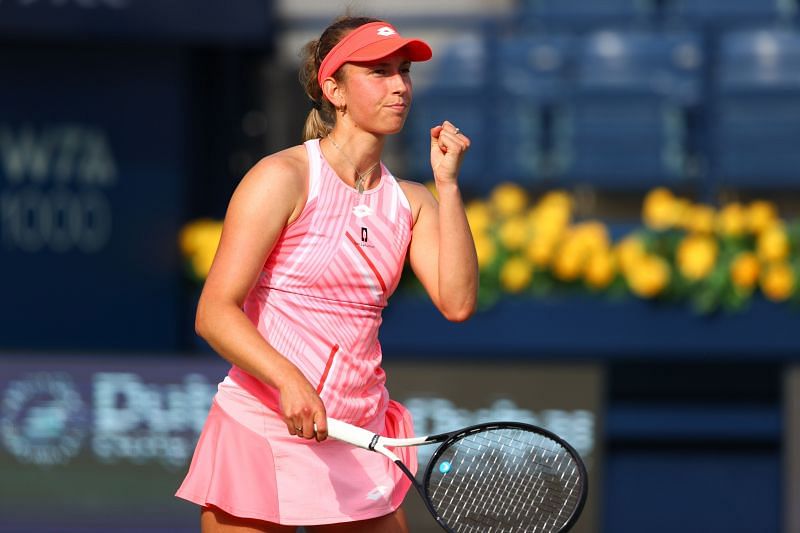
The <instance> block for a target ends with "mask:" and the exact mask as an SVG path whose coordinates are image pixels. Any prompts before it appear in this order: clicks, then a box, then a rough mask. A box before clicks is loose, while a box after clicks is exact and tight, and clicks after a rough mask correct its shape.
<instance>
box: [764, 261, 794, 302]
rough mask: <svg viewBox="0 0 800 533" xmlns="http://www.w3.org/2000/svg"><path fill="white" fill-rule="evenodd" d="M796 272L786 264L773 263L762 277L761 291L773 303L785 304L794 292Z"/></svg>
mask: <svg viewBox="0 0 800 533" xmlns="http://www.w3.org/2000/svg"><path fill="white" fill-rule="evenodd" d="M794 287H795V279H794V270H793V269H792V267H791V266H790V265H789V264H788V263H785V262H781V263H772V264H770V265H768V266H767V267H766V269H765V270H764V274H763V275H762V276H761V290H762V291H763V292H764V295H765V296H766V297H767V298H769V299H770V300H772V301H773V302H783V301H786V300H788V299H789V297H790V296H791V295H792V293H793V292H794Z"/></svg>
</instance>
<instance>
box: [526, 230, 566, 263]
mask: <svg viewBox="0 0 800 533" xmlns="http://www.w3.org/2000/svg"><path fill="white" fill-rule="evenodd" d="M557 244H558V241H557V240H556V239H551V238H547V237H537V238H534V239H532V240H531V242H529V243H528V246H527V247H526V248H525V257H527V258H528V260H529V261H530V262H531V263H533V264H534V265H536V266H537V267H539V268H544V267H546V266H547V265H549V264H550V261H551V260H552V258H553V254H554V252H555V249H556V245H557Z"/></svg>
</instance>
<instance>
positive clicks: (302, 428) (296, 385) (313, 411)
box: [278, 371, 328, 442]
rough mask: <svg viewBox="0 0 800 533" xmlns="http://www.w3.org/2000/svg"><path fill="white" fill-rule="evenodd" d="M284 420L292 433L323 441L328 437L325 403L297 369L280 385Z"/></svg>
mask: <svg viewBox="0 0 800 533" xmlns="http://www.w3.org/2000/svg"><path fill="white" fill-rule="evenodd" d="M278 390H279V392H280V408H281V413H283V421H284V422H285V423H286V428H287V429H288V430H289V434H290V435H297V436H298V437H302V438H305V439H314V438H316V439H317V441H319V442H322V441H323V440H325V439H326V438H327V437H328V418H327V415H326V413H325V405H324V404H323V403H322V399H321V398H320V397H319V394H317V391H316V390H315V389H314V387H313V386H312V385H311V383H309V381H308V380H307V379H306V378H305V376H303V374H301V373H300V371H297V373H293V374H292V375H291V376H286V378H285V379H283V380H282V382H281V384H280V386H279V387H278Z"/></svg>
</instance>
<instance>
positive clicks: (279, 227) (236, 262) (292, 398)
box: [195, 149, 327, 440]
mask: <svg viewBox="0 0 800 533" xmlns="http://www.w3.org/2000/svg"><path fill="white" fill-rule="evenodd" d="M306 165H307V163H305V162H304V161H303V159H302V157H301V156H299V155H298V152H296V151H295V152H292V150H291V149H290V150H289V151H286V152H281V153H280V154H276V155H274V156H271V157H268V158H265V159H263V160H262V161H260V162H259V163H258V164H257V165H255V166H254V167H253V168H252V169H251V170H250V171H249V172H248V173H247V175H245V177H244V178H243V179H242V181H241V183H240V184H239V186H238V187H237V188H236V191H235V192H234V194H233V197H232V198H231V201H230V204H229V206H228V211H227V213H226V215H225V222H224V224H223V230H222V238H221V240H220V243H219V248H218V249H217V255H216V257H215V258H214V263H213V264H212V266H211V270H210V271H209V274H208V278H207V279H206V282H205V285H204V287H203V292H202V294H201V295H200V301H199V303H198V306H197V316H196V321H195V328H196V330H197V334H198V335H200V336H201V337H203V338H204V339H205V340H206V341H208V343H209V344H210V345H211V346H212V347H213V348H214V350H216V352H217V353H219V354H220V355H221V356H222V357H224V358H225V359H226V360H228V361H229V362H230V363H232V364H234V365H236V366H238V367H240V368H242V369H243V370H245V371H246V372H248V373H249V374H251V375H253V376H255V377H256V378H258V379H260V380H261V381H263V382H264V383H267V384H269V385H271V386H273V387H275V388H276V389H278V391H279V392H280V403H281V405H280V408H281V412H282V414H283V416H284V421H285V422H286V426H287V429H288V430H289V433H291V434H300V433H299V432H297V431H295V428H296V427H302V428H303V436H305V437H306V438H311V437H313V436H314V424H316V427H317V434H316V437H317V439H318V440H323V439H324V438H325V437H326V434H327V424H326V416H325V407H324V406H323V405H322V401H321V400H320V398H319V396H318V395H317V393H316V391H315V390H314V387H313V386H312V385H311V384H310V383H309V382H308V380H307V379H306V378H305V376H303V374H302V373H301V372H300V370H299V369H298V368H297V367H296V366H295V365H293V364H292V363H291V362H290V361H289V360H288V359H286V358H285V357H284V356H283V355H281V354H280V353H278V351H276V350H275V349H274V348H273V347H272V346H270V344H269V343H267V341H266V340H265V339H264V338H263V337H262V336H261V334H260V333H259V332H258V330H257V329H256V328H255V326H254V325H253V324H252V323H251V322H250V320H249V319H248V318H247V316H246V315H245V314H244V311H243V310H242V306H243V304H244V300H245V298H246V297H247V294H248V293H249V292H250V290H251V289H252V287H253V286H254V284H255V282H256V280H257V279H258V276H259V274H260V272H261V269H262V268H263V265H264V262H265V260H266V258H267V257H268V256H269V254H270V252H271V251H272V248H273V247H274V245H275V243H276V241H277V240H278V237H279V236H280V234H281V232H282V231H283V229H284V228H285V227H286V224H288V223H289V222H290V221H292V220H294V219H295V218H297V216H299V214H300V211H301V210H302V208H303V204H304V199H305V197H306V194H307V193H306V191H305V189H306V185H305V179H304V178H305V176H304V175H305V171H306V170H305V169H306Z"/></svg>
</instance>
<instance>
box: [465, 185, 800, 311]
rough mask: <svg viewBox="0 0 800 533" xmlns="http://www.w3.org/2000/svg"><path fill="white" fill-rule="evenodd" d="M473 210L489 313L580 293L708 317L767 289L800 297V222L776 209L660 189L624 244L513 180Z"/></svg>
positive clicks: (775, 295) (563, 199) (564, 197)
mask: <svg viewBox="0 0 800 533" xmlns="http://www.w3.org/2000/svg"><path fill="white" fill-rule="evenodd" d="M466 212H467V218H468V220H469V223H470V227H471V229H472V232H473V237H474V240H475V246H476V249H477V252H478V263H479V268H480V276H481V289H480V291H481V292H480V300H481V303H482V304H483V305H484V306H486V305H491V303H493V302H494V301H496V300H497V299H498V298H500V297H502V296H503V295H505V294H528V295H531V296H535V295H547V294H557V293H564V292H570V291H572V292H575V291H581V292H587V291H588V292H590V293H595V294H603V295H611V296H621V295H624V294H632V295H634V296H635V297H638V298H643V299H659V300H667V301H675V302H688V303H690V304H691V306H692V307H693V308H694V309H695V310H696V311H698V312H701V313H711V312H713V311H715V310H717V309H724V310H739V309H742V308H744V307H745V306H746V304H747V303H748V302H749V301H750V299H751V298H752V297H753V295H754V294H756V292H759V291H760V292H761V293H762V294H763V295H764V296H765V297H766V298H767V299H769V300H772V301H774V302H784V301H788V300H797V299H798V298H800V291H798V290H797V273H798V272H800V253H799V252H800V250H798V247H797V243H798V242H800V223H797V222H795V223H791V224H790V223H788V222H786V221H784V220H782V219H781V218H780V217H779V216H778V212H777V209H776V207H775V206H774V205H773V204H772V203H770V202H766V201H762V200H758V201H754V202H752V203H750V204H747V205H743V204H741V203H730V204H728V205H725V206H723V207H721V208H720V209H715V208H714V207H712V206H709V205H704V204H697V203H692V202H690V201H688V200H686V199H684V198H679V197H676V196H674V195H673V194H672V193H671V192H670V191H669V190H667V189H665V188H657V189H654V190H652V191H650V192H649V193H648V194H647V196H646V197H645V199H644V204H643V207H642V218H643V222H644V224H643V225H642V226H641V227H638V228H637V229H635V230H634V231H630V232H628V233H627V234H625V235H622V236H621V238H619V239H617V240H616V241H612V238H611V232H610V231H609V228H608V227H607V226H606V225H605V224H604V223H602V222H600V221H597V220H583V221H576V220H574V212H573V199H572V198H571V196H570V195H569V194H568V193H566V192H564V191H560V190H555V191H550V192H547V193H545V194H543V195H542V196H541V197H540V198H538V200H537V201H536V202H532V201H531V198H530V197H529V196H528V194H527V192H526V191H525V190H524V189H522V188H521V187H519V186H518V185H516V184H513V183H503V184H500V185H498V186H497V187H495V188H494V189H493V190H492V192H491V194H490V195H489V197H488V198H487V199H479V200H473V201H471V202H469V203H468V204H467V205H466Z"/></svg>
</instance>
